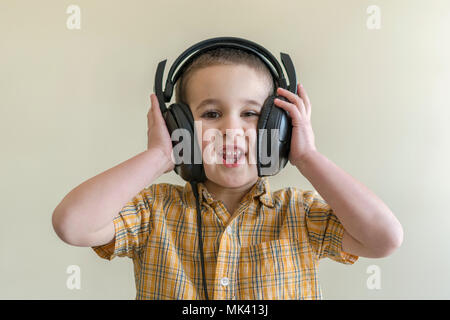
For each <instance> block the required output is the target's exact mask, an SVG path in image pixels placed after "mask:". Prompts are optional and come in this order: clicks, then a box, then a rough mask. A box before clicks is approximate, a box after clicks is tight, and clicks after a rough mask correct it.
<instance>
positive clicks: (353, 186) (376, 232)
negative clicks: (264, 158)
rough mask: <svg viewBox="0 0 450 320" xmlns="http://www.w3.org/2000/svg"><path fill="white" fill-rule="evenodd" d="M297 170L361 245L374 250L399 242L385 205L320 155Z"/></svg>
mask: <svg viewBox="0 0 450 320" xmlns="http://www.w3.org/2000/svg"><path fill="white" fill-rule="evenodd" d="M297 168H298V170H299V171H300V172H301V174H302V175H303V176H305V178H307V179H308V180H309V181H310V182H311V184H312V185H313V186H314V188H315V189H316V190H317V192H318V193H319V194H320V195H321V196H322V198H323V199H324V200H325V201H326V202H327V203H328V204H329V205H330V207H331V208H332V209H333V211H334V213H335V214H336V216H337V217H338V219H339V221H341V223H342V225H343V226H344V228H345V230H346V231H347V232H348V233H349V234H350V235H351V236H352V237H353V238H355V239H356V240H358V241H359V242H360V243H361V244H362V245H364V246H366V247H367V248H376V247H379V246H380V244H381V245H385V246H386V247H389V246H392V245H396V244H397V243H398V242H399V241H400V242H401V239H402V237H403V231H402V227H401V225H400V223H399V221H398V220H397V218H396V217H395V216H394V215H393V213H392V212H391V210H390V209H389V208H388V207H387V206H386V204H385V203H384V202H383V201H381V200H380V199H379V198H378V197H377V196H376V195H375V194H374V193H373V192H372V191H370V190H369V189H368V188H367V187H366V186H364V185H363V184H362V183H360V182H359V181H357V180H355V179H354V178H353V177H351V176H350V175H349V174H348V173H346V172H345V171H344V170H342V169H341V168H339V167H338V166H337V165H336V164H334V163H333V162H331V161H330V160H329V159H327V158H326V157H325V156H324V155H322V154H321V153H319V152H318V151H316V152H313V153H311V154H310V155H309V156H307V157H305V158H304V160H303V161H302V162H301V163H299V164H298V165H297Z"/></svg>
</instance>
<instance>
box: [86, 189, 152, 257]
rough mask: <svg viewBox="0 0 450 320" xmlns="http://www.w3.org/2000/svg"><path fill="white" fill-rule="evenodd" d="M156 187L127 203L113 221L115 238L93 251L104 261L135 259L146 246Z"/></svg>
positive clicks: (141, 192)
mask: <svg viewBox="0 0 450 320" xmlns="http://www.w3.org/2000/svg"><path fill="white" fill-rule="evenodd" d="M154 189H155V188H154V185H151V186H150V187H147V188H145V189H143V190H142V191H140V192H139V193H138V194H137V195H136V196H135V197H133V199H132V200H130V201H129V202H127V203H126V204H125V205H124V206H123V208H122V209H121V210H120V212H119V214H118V216H116V217H115V218H114V220H113V223H114V230H115V237H114V239H113V240H112V241H111V242H110V243H107V244H105V245H101V246H95V247H92V249H93V250H94V251H95V253H97V255H98V256H100V257H101V258H103V259H107V260H112V259H113V258H114V257H116V256H118V257H125V256H126V257H129V258H134V257H135V256H136V255H137V254H138V253H139V252H140V251H141V250H142V248H143V247H144V246H145V244H146V242H147V239H148V234H149V233H150V231H151V218H152V206H153V202H154V199H155V196H154Z"/></svg>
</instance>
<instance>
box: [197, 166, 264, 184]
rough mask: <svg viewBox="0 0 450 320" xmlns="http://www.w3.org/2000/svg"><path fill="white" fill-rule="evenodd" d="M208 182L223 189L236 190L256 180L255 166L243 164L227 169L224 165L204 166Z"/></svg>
mask: <svg viewBox="0 0 450 320" xmlns="http://www.w3.org/2000/svg"><path fill="white" fill-rule="evenodd" d="M204 166H205V174H206V177H207V179H208V180H210V181H212V182H214V183H216V184H219V185H221V186H223V187H228V188H233V187H235V188H237V187H241V186H243V185H245V184H248V183H251V182H254V181H256V180H257V179H258V171H257V168H256V165H248V164H243V165H240V166H239V167H231V168H227V167H226V166H225V165H209V166H208V165H204Z"/></svg>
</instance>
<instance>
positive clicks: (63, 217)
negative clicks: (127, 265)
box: [53, 49, 403, 299]
mask: <svg viewBox="0 0 450 320" xmlns="http://www.w3.org/2000/svg"><path fill="white" fill-rule="evenodd" d="M176 90H177V93H176V99H177V102H178V101H184V102H185V103H187V104H188V105H189V106H190V108H191V111H192V114H193V117H194V120H195V121H200V123H201V125H202V132H203V133H206V132H208V129H214V130H218V131H219V132H220V133H221V134H222V137H223V139H224V141H225V139H228V138H230V135H231V136H232V137H231V141H240V142H236V143H234V145H233V147H239V148H240V150H241V151H242V152H240V153H238V154H236V155H235V157H236V158H235V159H234V163H233V164H232V165H230V164H227V163H226V161H225V159H227V157H228V158H230V157H232V156H227V154H225V155H224V154H223V152H221V150H216V149H214V148H207V146H208V144H207V143H206V142H207V141H208V140H207V139H205V140H204V139H203V138H202V141H201V142H202V143H201V144H200V145H201V146H202V150H203V151H205V150H208V151H209V153H208V152H204V153H202V155H203V159H205V157H208V156H209V157H211V156H218V158H220V159H222V158H223V160H224V161H223V162H219V163H217V162H211V161H204V168H205V173H206V176H207V180H206V181H205V182H204V183H199V185H198V191H199V196H200V203H201V207H202V210H201V211H202V213H201V214H202V224H203V227H202V234H203V236H202V237H203V251H204V259H205V268H206V272H205V273H206V283H207V290H208V295H209V298H210V299H321V298H322V294H321V289H320V286H319V283H318V279H317V267H318V261H319V260H320V259H322V258H324V257H329V258H331V259H333V260H335V261H338V262H341V263H345V264H352V263H354V262H355V261H356V260H357V258H358V256H364V257H371V258H377V257H385V256H387V255H389V254H391V253H392V252H393V251H394V250H395V249H396V248H398V247H399V246H400V244H401V242H402V238H403V231H402V227H401V225H400V223H399V222H398V220H397V219H396V218H395V216H394V215H393V214H392V212H391V211H390V210H389V208H388V207H387V206H386V205H385V204H384V203H383V202H382V201H381V200H380V199H378V198H377V197H376V195H374V194H373V193H372V192H371V191H370V190H368V189H367V188H366V187H365V186H364V185H362V184H361V183H359V182H358V181H356V180H354V179H353V178H352V177H351V176H350V175H348V174H347V173H345V172H344V171H343V170H342V169H340V168H338V167H337V166H336V165H335V164H334V163H332V162H331V161H330V160H328V159H327V158H326V157H325V156H323V155H322V154H321V153H319V152H318V151H317V149H316V147H315V143H314V134H313V131H312V127H311V103H310V101H309V99H308V96H307V94H306V91H305V89H304V88H303V87H302V86H301V85H299V86H298V92H299V94H298V95H295V94H293V93H291V92H289V91H286V90H283V89H281V88H273V82H272V79H271V75H270V73H269V71H268V70H267V69H266V67H265V66H264V65H263V64H262V62H261V61H259V59H258V58H256V57H255V56H253V55H250V54H247V53H245V52H240V50H236V49H216V50H215V51H214V52H209V53H204V54H202V55H201V56H200V57H198V58H197V59H196V60H195V61H194V62H193V63H192V64H191V65H190V67H189V68H187V69H186V70H185V72H184V73H183V75H182V78H180V80H179V82H178V83H177V88H176ZM274 90H276V93H277V94H278V95H280V96H284V97H286V98H287V99H288V100H289V102H283V101H279V100H276V101H275V103H276V106H278V107H280V108H283V109H285V110H286V111H288V112H289V115H290V116H291V118H292V125H293V129H292V141H291V149H290V150H291V151H290V154H289V161H290V163H291V164H292V165H294V166H295V167H296V168H297V169H298V170H299V172H300V173H301V174H302V175H304V176H305V177H306V178H307V179H308V180H309V181H310V182H311V184H312V185H313V186H314V188H315V189H316V190H317V191H318V192H319V193H320V195H321V196H322V197H323V199H324V200H325V201H324V200H322V199H321V198H320V197H319V196H318V195H317V193H315V192H312V191H303V190H300V189H298V188H294V187H287V188H285V189H282V190H278V191H275V192H271V190H270V186H269V182H268V179H267V178H266V177H264V178H260V177H258V175H257V169H256V164H255V163H254V162H251V161H249V159H250V158H251V157H252V155H251V152H252V149H251V148H249V147H248V145H249V144H250V143H247V142H246V141H245V136H246V135H245V133H246V132H248V131H250V132H251V131H254V130H256V128H257V121H258V116H259V111H260V110H261V107H262V105H263V102H264V100H265V99H266V98H267V96H268V95H269V94H270V93H271V92H273V91H274ZM150 98H151V109H150V111H149V113H148V145H147V150H146V151H144V152H142V153H140V154H138V155H137V156H135V157H133V158H131V159H129V160H127V161H125V162H123V163H121V164H119V165H117V166H115V167H113V168H111V169H109V170H107V171H105V172H103V173H101V174H99V175H97V176H95V177H93V178H91V179H89V180H87V181H86V182H84V183H82V184H81V185H79V186H78V187H76V188H75V189H74V190H72V191H71V192H70V193H69V194H68V195H67V196H66V197H65V198H64V199H63V200H62V201H61V203H60V204H59V205H58V206H57V208H56V209H55V212H54V214H53V226H54V228H55V231H56V232H57V234H58V236H59V237H60V238H61V239H62V240H63V241H65V242H67V243H69V244H72V245H75V246H91V247H93V249H94V250H95V252H96V253H97V254H98V255H99V256H100V257H102V258H105V259H109V260H111V259H112V258H114V257H115V256H127V257H129V258H132V259H133V263H134V272H135V281H136V289H137V294H136V299H204V298H205V296H204V292H203V287H202V285H203V284H202V271H201V263H200V254H199V250H198V245H197V241H198V236H197V230H196V205H195V198H194V195H193V192H192V189H191V184H190V183H186V184H185V186H184V187H183V186H179V185H172V184H168V183H160V184H151V183H152V181H154V180H155V179H156V178H158V177H159V176H161V175H162V174H163V173H167V172H170V171H171V170H173V168H174V164H173V161H172V157H171V156H172V143H171V138H170V136H169V133H168V130H167V127H166V126H165V122H164V119H163V118H162V115H161V111H160V108H159V105H158V100H157V99H156V96H155V94H152V95H151V96H150ZM207 99H209V100H207ZM211 99H214V100H215V101H212V100H211ZM245 100H247V101H246V102H244V101H245ZM248 100H253V102H252V103H250V102H248ZM198 138H199V137H198ZM227 141H230V140H227ZM253 156H254V155H253ZM253 158H254V157H253ZM150 184H151V185H150ZM148 185H150V186H149V187H147V186H148ZM130 199H131V200H130ZM117 213H118V214H117Z"/></svg>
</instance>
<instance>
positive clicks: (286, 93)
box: [277, 88, 306, 115]
mask: <svg viewBox="0 0 450 320" xmlns="http://www.w3.org/2000/svg"><path fill="white" fill-rule="evenodd" d="M277 93H278V94H279V95H281V96H283V97H285V98H287V99H288V100H289V101H290V102H291V103H293V104H295V105H296V106H297V108H298V109H299V111H300V112H301V113H302V114H304V115H306V109H305V105H304V103H303V100H302V98H301V97H300V96H298V95H296V94H294V93H293V92H291V91H289V90H286V89H283V88H278V89H277Z"/></svg>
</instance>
